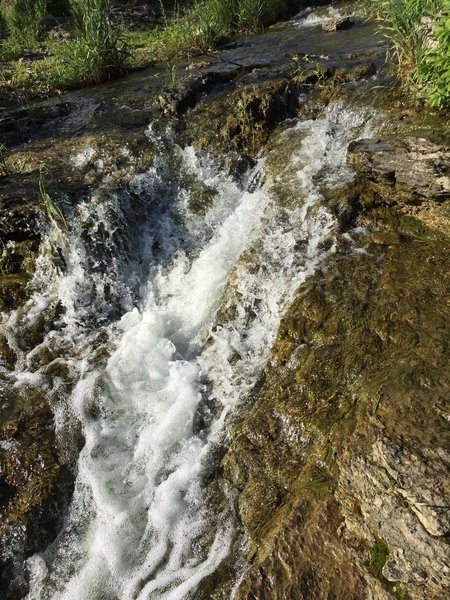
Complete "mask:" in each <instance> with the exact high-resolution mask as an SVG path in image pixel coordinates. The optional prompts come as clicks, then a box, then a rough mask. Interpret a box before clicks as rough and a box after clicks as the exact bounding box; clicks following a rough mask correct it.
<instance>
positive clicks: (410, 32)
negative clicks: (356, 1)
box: [365, 0, 450, 109]
mask: <svg viewBox="0 0 450 600" xmlns="http://www.w3.org/2000/svg"><path fill="white" fill-rule="evenodd" d="M365 6H366V10H367V12H368V14H369V16H370V17H372V18H378V19H380V20H382V30H383V32H384V34H385V35H386V37H387V38H388V39H389V40H390V42H391V43H392V52H393V54H394V58H395V60H396V62H397V64H398V74H399V77H400V80H401V82H402V84H403V85H404V86H405V87H406V89H407V90H409V91H410V93H412V94H413V95H414V96H417V97H421V98H423V99H424V100H425V101H426V102H427V104H429V105H430V106H432V107H436V108H440V109H441V108H442V109H443V108H450V0H366V2H365Z"/></svg>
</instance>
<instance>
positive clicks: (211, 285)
mask: <svg viewBox="0 0 450 600" xmlns="http://www.w3.org/2000/svg"><path fill="white" fill-rule="evenodd" d="M364 123H365V119H364V117H363V116H361V115H358V114H355V113H352V112H349V111H346V110H343V109H341V108H339V107H332V108H330V109H329V111H328V113H327V114H326V116H325V117H324V118H323V119H318V120H316V121H306V122H302V123H300V124H297V125H295V126H294V129H297V130H299V131H301V133H302V136H301V139H302V141H301V142H299V146H298V148H296V149H295V151H294V152H293V153H292V156H291V159H290V160H291V167H292V170H293V172H294V174H295V178H296V182H297V185H298V188H299V190H300V192H301V193H302V195H303V196H304V202H303V203H302V204H300V205H298V206H297V207H295V208H292V209H287V208H281V207H280V206H279V205H278V203H277V202H276V200H275V198H274V197H273V196H272V194H271V192H270V185H271V183H272V182H270V181H267V182H266V183H265V184H264V185H263V186H262V187H259V188H257V189H256V190H253V191H248V190H251V189H252V187H249V185H248V184H249V182H250V181H252V180H254V179H255V177H256V176H257V174H258V173H262V172H264V161H263V160H262V161H261V162H260V163H258V165H257V166H256V167H255V169H254V171H253V172H251V173H249V174H248V177H247V181H246V182H244V184H238V183H236V182H235V181H233V180H232V179H231V178H230V177H228V176H227V175H225V174H224V173H223V172H222V171H221V170H220V169H219V168H218V167H217V165H215V163H214V161H212V160H211V159H210V158H208V157H207V156H203V155H198V154H196V153H195V152H194V150H193V149H192V148H185V149H182V148H179V147H177V146H176V144H175V143H174V142H173V141H172V140H171V139H170V136H169V137H168V140H166V142H165V144H161V149H160V154H159V156H158V158H157V160H156V162H155V166H154V167H153V168H152V169H150V170H149V171H148V172H146V173H143V174H140V175H137V176H136V177H135V178H134V179H133V181H132V183H131V185H130V187H129V189H127V190H122V191H117V190H116V191H114V190H110V189H109V188H108V187H107V185H108V183H107V182H105V189H106V190H107V191H108V193H107V194H105V193H104V190H99V191H98V193H96V194H94V195H93V196H92V197H91V198H90V199H88V200H86V201H85V202H84V203H83V204H81V205H80V207H79V209H78V211H77V214H76V215H75V217H74V224H73V227H72V230H71V233H70V235H69V239H68V244H67V248H68V251H67V256H66V257H65V262H66V268H65V269H64V270H58V269H56V268H55V267H54V266H53V263H52V261H51V260H50V258H48V254H45V253H43V254H42V256H41V258H40V261H39V265H38V271H37V274H36V276H35V279H34V281H33V282H32V286H33V288H34V290H35V291H34V293H33V295H32V297H31V299H30V300H29V302H28V303H27V305H26V307H25V311H21V312H20V311H19V312H17V313H15V314H13V315H12V317H11V318H10V322H9V323H8V324H7V329H8V331H9V333H8V336H9V339H10V341H11V344H13V346H15V348H16V351H17V353H18V354H19V357H20V360H19V365H20V369H21V370H20V371H17V372H16V373H14V374H11V375H10V382H11V385H15V386H17V387H20V386H22V385H25V384H26V385H29V384H30V378H31V379H32V384H33V385H35V386H39V385H42V386H45V385H47V383H46V380H45V377H44V376H43V375H42V374H41V372H40V370H39V369H37V370H35V371H34V372H32V369H31V368H30V364H31V362H30V361H31V355H34V356H35V355H36V352H38V350H39V349H38V350H36V349H34V350H33V351H32V352H25V351H21V350H20V344H19V342H18V340H17V339H15V338H14V335H16V336H20V332H21V331H22V332H24V331H26V330H27V328H29V327H30V324H32V323H33V322H34V321H35V320H36V319H38V318H39V315H40V314H42V313H45V312H46V311H47V312H48V311H49V310H50V308H51V307H52V306H54V305H55V304H57V303H59V304H60V306H61V307H62V309H61V310H60V314H59V316H57V317H55V319H54V323H53V327H52V329H51V330H50V331H49V332H48V333H47V335H46V337H45V339H44V341H43V342H42V343H41V344H40V345H39V347H40V348H41V349H42V347H43V346H45V345H48V344H50V343H51V344H53V345H59V346H58V347H59V348H60V351H61V352H62V355H63V359H61V360H64V361H65V362H66V364H67V366H68V368H69V369H70V372H71V374H72V377H73V379H74V381H75V386H74V388H73V391H72V392H71V393H70V394H69V395H68V396H67V395H66V396H65V395H64V394H63V393H62V392H58V390H56V391H55V388H54V389H53V390H50V389H49V394H50V395H51V394H53V395H51V398H52V402H53V408H54V412H55V422H56V425H57V429H58V431H59V435H60V440H61V443H64V439H65V435H67V431H66V429H67V427H68V426H67V423H70V422H73V421H74V418H76V419H78V420H79V421H80V422H81V424H82V431H83V436H84V439H85V444H84V447H83V449H82V451H81V453H80V456H79V460H78V473H77V479H76V484H75V492H74V496H73V499H72V503H71V507H70V511H69V514H68V515H67V518H66V523H65V527H64V528H63V530H62V531H61V532H60V534H59V536H58V538H57V539H56V540H55V541H54V543H53V544H52V545H51V546H50V547H49V548H47V549H46V550H45V552H43V553H42V554H39V555H34V556H33V557H31V558H30V559H29V560H28V561H27V568H28V571H29V574H30V592H29V595H28V596H27V598H28V599H29V600H44V599H50V598H52V599H65V600H93V599H96V600H97V599H105V600H106V599H108V600H109V599H119V600H131V599H136V600H137V599H139V600H144V599H148V598H151V599H155V600H156V599H158V600H159V599H161V600H162V599H165V600H169V599H171V600H181V599H183V598H187V597H189V594H190V593H191V592H192V591H193V590H195V589H196V587H197V586H198V584H199V582H200V581H201V580H202V579H204V578H205V577H206V576H207V575H209V574H211V573H213V572H214V571H215V569H216V568H217V567H218V565H219V564H220V563H221V562H222V561H223V560H224V558H225V557H226V556H227V555H228V554H229V551H230V544H231V541H232V538H233V535H234V529H233V519H232V517H231V503H230V502H227V501H226V490H225V491H222V496H223V498H222V502H217V501H216V502H212V503H211V493H210V491H208V486H207V485H206V483H205V477H206V476H207V473H208V472H209V470H210V469H211V465H214V460H215V459H214V458H213V457H214V450H215V448H217V447H218V446H220V445H221V444H223V443H224V442H225V441H226V422H227V416H228V415H230V414H233V412H236V410H237V408H238V407H242V403H243V402H244V401H245V399H246V395H247V393H248V391H249V390H250V389H251V388H252V386H253V385H254V384H255V382H256V381H257V379H258V376H259V374H260V373H261V369H262V367H263V365H264V363H265V361H266V360H267V358H268V353H269V349H270V346H271V344H272V343H273V341H274V337H275V335H276V331H277V327H278V324H279V321H280V318H281V316H282V314H283V311H284V310H285V309H286V308H287V307H288V305H289V303H290V301H291V300H292V298H293V295H294V293H295V290H296V288H297V287H298V285H299V284H301V283H302V282H303V281H304V280H305V278H306V277H307V276H308V275H310V274H311V273H313V272H314V270H315V268H316V267H317V265H318V264H319V263H320V261H321V260H322V259H323V258H324V256H325V255H326V254H327V253H330V252H333V250H334V245H333V243H332V240H333V235H334V233H333V232H334V228H335V222H334V219H333V217H332V216H331V214H330V213H329V212H328V211H327V209H326V208H325V207H324V206H323V205H321V200H322V197H321V195H320V193H319V191H318V189H317V177H318V176H320V178H321V181H322V183H324V182H326V183H327V184H328V185H334V184H336V183H337V182H342V181H344V180H345V179H349V178H350V177H351V174H350V173H349V171H348V169H347V167H346V166H345V150H346V147H347V145H348V143H349V142H350V140H351V139H354V137H355V136H357V135H358V134H359V133H360V131H361V128H362V127H363V126H364ZM151 135H152V134H151V130H150V132H149V136H150V137H151ZM168 153H169V154H170V156H168ZM181 170H184V171H185V172H189V173H190V174H191V175H195V176H196V177H197V178H198V179H199V180H200V181H202V182H204V183H205V184H207V185H208V186H209V187H211V188H213V189H214V190H215V191H216V194H215V196H214V200H213V204H212V206H211V207H210V208H209V209H208V210H207V211H206V213H205V214H203V215H194V214H193V213H192V212H191V211H190V209H189V202H188V200H189V194H190V189H189V188H188V187H186V186H184V184H183V179H182V177H181V176H180V175H179V173H180V171H181ZM100 192H102V194H101V200H100ZM105 196H106V199H105ZM330 239H331V243H328V244H324V243H323V242H324V241H325V240H330ZM224 307H225V308H227V307H228V309H229V310H227V311H223V310H222V313H221V309H223V308H224ZM218 311H219V312H218ZM218 314H222V317H221V318H220V319H219V318H218ZM16 331H18V332H19V333H18V334H14V333H13V332H16ZM205 406H206V407H211V406H214V410H212V409H210V408H208V409H207V410H206V409H205ZM202 410H203V411H204V410H206V412H207V413H208V410H209V413H208V414H207V416H208V418H206V417H205V416H204V415H203V417H204V418H203V419H201V420H200V425H198V424H197V425H196V416H198V415H199V411H200V412H201V411H202ZM69 433H70V432H69Z"/></svg>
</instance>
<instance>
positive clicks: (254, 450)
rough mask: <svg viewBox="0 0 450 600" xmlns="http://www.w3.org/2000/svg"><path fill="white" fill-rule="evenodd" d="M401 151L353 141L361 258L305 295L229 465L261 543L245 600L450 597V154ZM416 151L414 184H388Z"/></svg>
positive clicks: (349, 255)
mask: <svg viewBox="0 0 450 600" xmlns="http://www.w3.org/2000/svg"><path fill="white" fill-rule="evenodd" d="M373 147H375V148H376V152H377V159H376V163H375V165H374V167H373V168H372V167H371V164H370V165H368V163H369V161H370V160H372V157H373ZM355 148H357V149H360V151H361V154H362V155H363V157H364V158H362V157H361V160H360V157H359V156H358V158H357V159H355V153H354V151H355ZM405 148H409V151H407V150H405ZM430 148H432V149H431V150H430ZM397 150H398V158H397V160H395V159H394V158H393V157H394V156H395V149H394V148H393V146H392V145H388V144H384V143H383V142H375V143H372V142H367V141H361V142H356V143H354V144H352V145H351V147H350V148H349V154H348V160H349V162H350V163H351V164H352V165H353V166H354V167H355V168H356V171H357V177H356V179H355V181H354V182H353V184H351V186H353V190H352V193H350V192H349V189H346V190H344V189H343V190H341V191H335V192H334V194H333V196H334V199H332V200H331V201H332V202H334V203H335V206H338V205H339V204H341V206H342V204H345V203H346V202H347V203H348V202H350V203H352V204H353V207H354V210H355V212H354V213H353V223H354V224H355V225H364V227H365V230H364V233H361V234H360V236H361V237H360V239H359V242H358V243H357V246H359V247H360V248H363V251H362V253H361V252H357V251H355V249H354V248H351V247H350V248H349V247H348V246H347V245H346V244H345V243H344V244H341V246H340V248H339V249H338V252H337V255H336V256H335V257H333V258H331V259H330V260H329V263H328V264H326V265H324V266H323V269H322V270H321V271H320V272H319V273H317V274H316V275H315V276H314V277H313V278H312V280H310V281H309V282H308V283H307V284H306V285H305V286H303V287H302V288H301V289H300V290H299V292H298V296H297V298H296V300H295V301H294V303H293V304H292V306H291V308H290V309H289V311H288V313H287V314H286V316H285V317H284V319H283V321H282V323H281V326H280V329H279V332H278V338H277V341H276V343H275V345H274V347H273V349H272V359H271V361H270V364H269V365H268V367H267V369H266V372H265V382H264V385H263V387H262V389H261V390H260V391H258V392H257V393H256V394H255V396H254V398H253V399H254V407H253V409H252V410H251V412H250V413H249V415H248V416H247V417H246V418H245V419H244V421H243V422H242V423H241V425H240V426H238V427H237V428H236V430H235V432H234V440H233V442H232V444H231V447H230V450H229V452H228V454H227V455H226V456H225V458H224V461H223V467H224V473H225V476H226V477H228V478H229V479H230V481H231V482H232V483H233V484H234V485H235V486H236V487H237V488H238V490H239V491H240V496H239V499H238V510H239V514H240V516H241V519H242V523H243V525H244V528H245V531H246V533H247V535H248V536H249V539H250V547H249V551H248V561H249V570H248V571H247V572H246V573H245V575H244V577H243V580H242V582H241V584H240V586H239V588H238V592H237V596H236V597H237V598H246V599H247V598H255V597H256V598H271V599H272V598H280V599H281V598H305V599H306V598H308V599H309V598H329V597H330V594H331V595H332V596H333V597H335V598H358V599H360V598H394V597H395V598H414V599H415V598H418V599H423V600H425V599H428V598H441V597H443V596H445V593H446V592H445V590H446V589H447V588H448V585H449V582H450V571H449V562H448V554H447V551H448V546H447V536H448V531H449V507H448V500H447V499H448V494H449V491H450V490H449V480H448V474H447V471H448V465H449V459H450V456H449V454H448V442H449V427H448V404H447V402H446V400H445V398H446V397H447V396H448V391H449V385H450V383H449V378H448V372H449V356H448V350H447V341H446V340H447V339H448V325H446V314H447V300H446V298H447V297H448V290H449V284H450V280H449V278H448V270H449V266H450V263H449V243H450V239H449V237H448V231H449V212H448V207H449V196H448V194H446V193H445V192H444V191H443V190H442V187H441V184H440V183H439V182H436V173H437V174H441V173H442V171H443V170H445V168H447V166H448V154H447V153H448V149H447V148H442V147H440V148H436V147H435V146H431V145H430V144H429V143H428V142H426V141H423V140H403V141H400V140H399V141H398V143H397ZM368 156H369V157H370V159H368ZM416 158H417V174H416V173H412V174H411V176H410V178H409V185H408V181H407V179H406V176H405V177H403V178H402V177H401V175H400V176H399V177H398V179H399V183H397V181H396V179H397V178H395V179H393V178H392V179H391V178H389V177H388V178H386V177H384V174H385V165H390V166H391V170H392V171H394V172H396V173H399V174H401V172H402V170H403V169H405V172H406V168H407V167H406V165H409V168H410V170H412V171H413V164H415V163H414V160H415V159H416ZM380 165H383V167H381V166H380ZM393 165H395V167H394V166H393ZM427 173H428V177H429V185H428V187H427V186H426V185H425V184H423V185H422V182H423V181H424V180H426V177H427ZM419 174H420V175H419ZM432 174H433V175H432ZM349 198H350V200H349ZM368 198H369V200H368ZM427 199H428V201H427ZM416 205H420V207H417V206H416ZM336 214H338V215H339V210H337V213H336ZM341 216H342V213H341Z"/></svg>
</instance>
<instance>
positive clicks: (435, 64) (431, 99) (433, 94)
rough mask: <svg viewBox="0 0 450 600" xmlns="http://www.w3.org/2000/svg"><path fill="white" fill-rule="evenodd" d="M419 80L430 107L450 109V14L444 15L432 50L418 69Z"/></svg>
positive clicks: (433, 35)
mask: <svg viewBox="0 0 450 600" xmlns="http://www.w3.org/2000/svg"><path fill="white" fill-rule="evenodd" d="M418 80H419V82H420V84H421V87H422V90H423V93H424V96H425V97H426V99H427V100H428V103H429V104H430V106H433V107H436V108H449V107H450V14H447V15H442V17H441V18H440V19H439V21H438V24H437V26H436V28H435V30H434V31H433V33H432V40H431V45H430V48H429V49H428V50H427V51H426V52H425V53H424V57H423V60H422V62H421V63H420V64H419V67H418Z"/></svg>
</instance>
